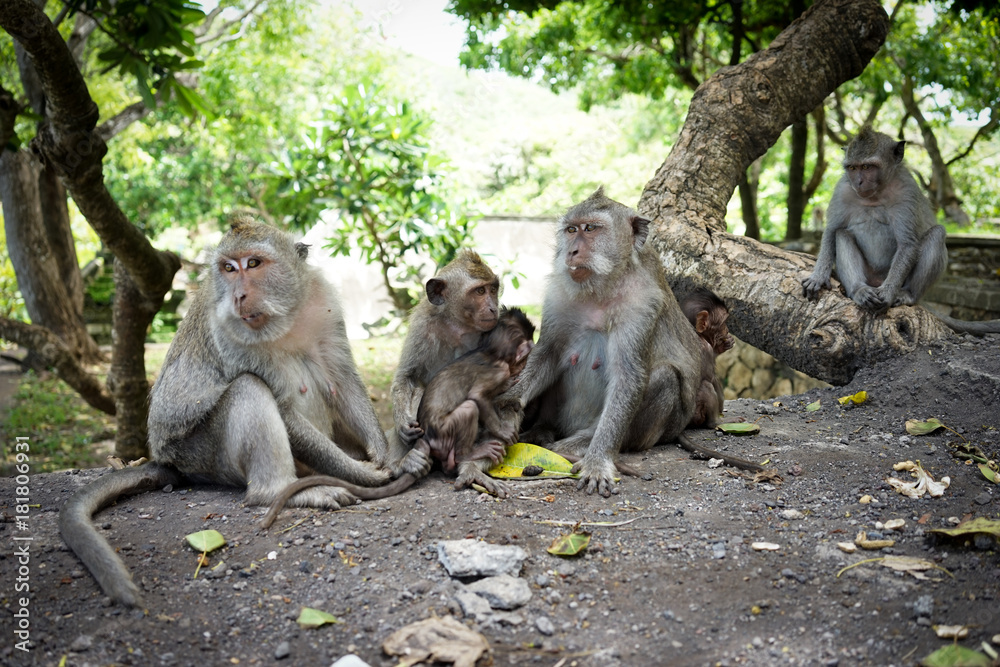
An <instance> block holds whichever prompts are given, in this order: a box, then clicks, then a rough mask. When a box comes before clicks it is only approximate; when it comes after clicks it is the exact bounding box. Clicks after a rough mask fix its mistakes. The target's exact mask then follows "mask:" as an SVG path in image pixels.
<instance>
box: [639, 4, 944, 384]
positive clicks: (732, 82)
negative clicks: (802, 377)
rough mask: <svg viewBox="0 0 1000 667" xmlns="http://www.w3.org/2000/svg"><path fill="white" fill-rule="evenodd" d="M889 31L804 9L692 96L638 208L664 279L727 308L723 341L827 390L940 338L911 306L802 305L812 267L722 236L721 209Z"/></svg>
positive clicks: (841, 12) (836, 299)
mask: <svg viewBox="0 0 1000 667" xmlns="http://www.w3.org/2000/svg"><path fill="white" fill-rule="evenodd" d="M888 28H889V23H888V17H887V16H886V13H885V10H883V9H882V6H881V4H880V3H879V2H877V0H860V1H859V0H820V1H819V2H817V3H816V4H814V5H813V6H812V7H811V8H810V9H809V10H808V11H807V12H806V13H805V14H804V15H803V16H802V17H800V18H799V19H797V20H796V21H795V22H794V23H792V25H790V26H789V27H788V28H787V29H786V30H785V31H784V32H782V33H781V34H780V35H779V36H778V37H777V39H775V40H774V41H773V42H772V43H771V45H770V47H768V48H767V49H765V50H764V51H761V52H759V53H756V54H754V55H753V56H751V57H750V58H749V59H747V60H746V61H745V62H743V63H742V64H740V65H738V66H736V67H728V68H725V69H723V70H720V71H719V72H717V73H716V74H715V75H714V76H713V77H712V78H711V79H709V80H708V81H706V82H705V83H704V84H703V85H702V86H701V87H700V88H699V89H698V90H697V91H696V92H695V95H694V98H693V99H692V100H691V106H690V109H689V112H688V117H687V120H686V122H685V124H684V127H683V128H682V130H681V133H680V136H679V137H678V139H677V142H676V143H675V144H674V147H673V150H672V151H671V152H670V155H669V156H668V157H667V160H666V162H664V163H663V165H662V166H661V167H660V169H659V171H658V172H657V174H656V176H654V177H653V179H652V180H651V181H650V182H649V184H647V185H646V189H645V191H644V192H643V195H642V199H641V200H640V202H639V211H640V212H641V213H643V214H644V215H645V216H646V217H648V218H649V219H651V220H653V221H654V224H653V235H652V238H653V242H654V243H655V244H656V247H657V248H658V249H659V251H660V254H661V255H662V257H663V263H664V267H665V269H666V271H667V273H668V275H669V276H670V278H671V281H672V283H674V284H677V285H678V286H684V287H689V286H692V285H694V284H698V285H705V286H708V287H710V288H711V289H713V290H715V291H716V292H718V294H719V296H721V297H722V298H723V299H725V300H726V302H727V303H728V304H729V307H730V310H731V312H732V316H731V317H730V320H729V322H730V329H731V330H732V331H733V333H734V334H736V335H737V336H739V337H740V338H741V339H743V340H745V341H747V342H749V343H751V344H753V345H755V346H756V347H759V348H761V349H763V350H765V351H767V352H769V353H771V354H772V355H774V356H775V357H777V358H778V359H780V360H782V361H784V362H786V363H787V364H789V365H790V366H792V367H794V368H797V369H799V370H801V371H803V372H805V373H808V374H809V375H812V376H814V377H817V378H821V379H823V380H826V381H828V382H831V383H834V384H844V383H846V382H848V381H849V380H850V379H851V377H853V375H854V373H855V372H856V371H857V370H858V369H859V368H862V367H865V366H868V365H870V364H871V363H872V362H873V361H875V360H878V359H882V358H887V357H890V356H894V355H897V354H899V353H901V352H905V351H909V350H912V349H913V348H915V347H916V346H917V345H919V344H921V343H924V342H927V341H930V340H936V339H939V338H941V337H942V336H945V335H947V330H946V329H945V327H944V325H942V324H941V323H940V322H939V321H938V320H937V319H936V318H934V317H933V316H932V315H930V313H928V312H927V311H925V310H924V309H922V308H915V307H905V308H893V309H891V310H890V311H889V312H888V313H887V314H885V315H883V316H872V315H870V314H868V313H865V312H862V311H861V310H860V309H858V308H857V307H855V305H854V303H853V302H852V301H850V300H848V299H847V298H846V297H844V296H843V295H842V294H841V293H840V292H839V290H830V291H825V292H823V294H822V295H821V298H820V299H819V300H817V301H815V302H810V301H807V300H805V299H804V298H803V296H802V286H801V284H800V282H799V281H800V279H801V278H803V277H805V276H806V275H808V273H809V272H810V271H811V269H812V266H813V264H814V259H813V258H812V257H810V256H808V255H804V254H801V253H794V252H786V251H782V250H780V249H777V248H772V247H769V246H764V245H762V244H760V243H757V242H755V241H753V240H751V239H746V238H741V237H737V236H732V235H729V234H726V232H725V229H726V226H725V213H726V205H727V203H728V201H729V198H730V197H731V195H732V193H733V189H734V188H735V187H736V184H737V182H738V181H739V179H740V176H741V174H743V173H744V170H745V169H746V167H747V165H749V164H750V162H751V161H753V160H754V159H756V158H757V157H758V156H760V155H762V154H763V153H764V152H765V151H766V150H767V149H768V148H769V147H770V146H772V145H773V144H774V142H775V141H776V140H777V139H778V137H779V136H780V134H781V132H782V131H783V130H784V129H785V128H786V127H788V126H789V125H790V124H791V123H792V122H794V121H795V120H796V119H799V118H802V117H804V116H805V115H806V114H807V113H809V112H810V111H811V110H813V109H815V108H816V107H817V106H818V105H819V104H820V103H821V102H822V101H823V99H824V98H825V97H826V96H827V95H828V94H829V93H830V92H831V91H832V90H834V89H835V88H836V87H837V86H839V85H840V84H841V83H843V82H844V81H847V80H848V79H851V78H853V77H856V76H858V75H859V74H860V73H861V71H862V70H863V69H864V67H865V65H866V64H867V63H868V61H869V60H870V59H871V58H872V56H873V55H874V54H875V52H876V51H877V50H878V48H879V46H880V45H881V44H882V42H883V41H884V40H885V36H886V33H887V32H888Z"/></svg>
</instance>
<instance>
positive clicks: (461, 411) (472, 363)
mask: <svg viewBox="0 0 1000 667" xmlns="http://www.w3.org/2000/svg"><path fill="white" fill-rule="evenodd" d="M534 336H535V326H534V325H533V324H532V323H531V321H530V320H529V319H528V317H527V316H526V315H525V314H524V312H522V311H521V310H520V309H519V308H511V309H506V308H504V309H503V310H501V311H500V315H499V319H498V322H497V325H496V326H495V327H494V328H493V329H491V330H490V331H488V332H486V333H484V334H482V338H481V343H480V345H479V347H477V348H476V349H474V350H472V351H471V352H467V353H465V354H464V355H462V356H461V357H459V358H458V359H456V360H455V361H453V362H452V363H450V364H448V365H447V366H445V367H444V368H442V369H441V370H440V371H438V372H437V373H436V374H435V375H434V377H433V378H431V381H430V382H429V383H427V387H426V388H425V389H424V392H423V396H422V397H421V399H420V405H419V407H418V409H417V421H418V422H419V424H420V425H421V427H422V429H423V431H424V434H423V437H422V438H421V440H420V442H425V443H426V444H427V446H428V448H429V450H430V452H431V456H432V457H433V458H435V459H437V460H438V461H441V463H442V467H443V468H444V469H445V470H446V471H452V470H455V469H456V467H457V468H458V480H457V481H456V482H455V488H456V489H460V488H464V487H467V486H471V485H472V484H473V483H478V484H480V485H482V486H484V487H485V488H486V489H487V490H488V491H490V492H491V493H495V494H497V495H499V496H501V497H506V496H507V495H508V491H507V489H506V488H504V487H505V485H503V484H501V483H499V482H496V481H495V480H493V479H492V478H490V477H488V476H487V475H486V474H485V468H486V467H488V466H490V465H493V464H496V463H499V462H500V461H501V460H503V456H504V451H505V445H504V443H505V442H510V441H512V440H513V438H514V436H515V435H516V433H513V432H512V431H511V432H505V431H503V429H502V425H501V422H500V417H499V415H498V414H497V411H496V408H495V407H494V405H493V398H494V397H495V396H497V395H498V394H500V393H501V392H502V391H505V390H506V389H508V388H510V386H511V385H512V384H513V383H515V382H516V381H517V378H518V375H519V374H520V373H521V371H522V369H523V368H524V366H525V364H526V363H527V359H528V355H529V353H530V352H531V349H532V347H533V346H534ZM480 424H481V425H482V427H483V429H485V432H486V437H485V439H477V434H478V433H479V430H480ZM477 443H478V444H477Z"/></svg>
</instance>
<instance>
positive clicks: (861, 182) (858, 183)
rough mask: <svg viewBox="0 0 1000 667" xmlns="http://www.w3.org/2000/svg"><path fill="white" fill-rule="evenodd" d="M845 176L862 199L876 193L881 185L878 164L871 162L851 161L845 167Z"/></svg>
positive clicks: (880, 171)
mask: <svg viewBox="0 0 1000 667" xmlns="http://www.w3.org/2000/svg"><path fill="white" fill-rule="evenodd" d="M844 168H845V170H846V173H847V178H848V179H849V180H850V182H851V187H852V188H854V192H856V193H857V195H858V196H859V197H861V198H862V199H868V198H870V197H874V196H875V195H876V194H878V191H879V188H880V187H881V173H882V170H881V169H880V167H879V165H878V164H876V163H873V162H862V163H858V164H856V163H851V164H847V165H846V166H845V167H844Z"/></svg>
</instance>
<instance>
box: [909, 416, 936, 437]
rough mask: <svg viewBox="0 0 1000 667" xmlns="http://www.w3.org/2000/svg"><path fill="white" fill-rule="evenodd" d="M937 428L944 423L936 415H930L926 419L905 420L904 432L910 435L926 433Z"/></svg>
mask: <svg viewBox="0 0 1000 667" xmlns="http://www.w3.org/2000/svg"><path fill="white" fill-rule="evenodd" d="M939 428H944V424H942V423H941V421H940V420H939V419H938V418H937V417H931V418H930V419H928V420H927V421H918V420H916V419H907V420H906V432H907V433H909V434H910V435H927V434H928V433H933V432H934V431H936V430H938V429H939Z"/></svg>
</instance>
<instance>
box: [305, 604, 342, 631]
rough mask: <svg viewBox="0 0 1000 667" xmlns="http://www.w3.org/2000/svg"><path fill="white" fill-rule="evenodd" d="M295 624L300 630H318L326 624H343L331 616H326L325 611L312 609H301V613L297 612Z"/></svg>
mask: <svg viewBox="0 0 1000 667" xmlns="http://www.w3.org/2000/svg"><path fill="white" fill-rule="evenodd" d="M295 622H296V623H298V624H299V627H300V628H318V627H320V626H321V625H327V624H328V623H343V621H341V620H340V619H339V618H337V617H336V616H334V615H333V614H328V613H326V612H325V611H320V610H319V609H313V608H312V607H302V611H301V612H299V617H298V618H297V619H295Z"/></svg>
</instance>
